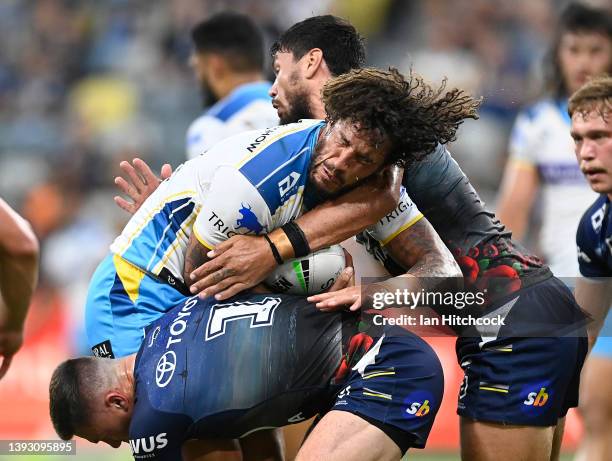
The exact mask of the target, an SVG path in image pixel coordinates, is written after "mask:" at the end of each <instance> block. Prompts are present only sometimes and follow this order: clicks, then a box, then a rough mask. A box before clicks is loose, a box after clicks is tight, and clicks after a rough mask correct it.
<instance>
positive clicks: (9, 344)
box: [0, 199, 39, 378]
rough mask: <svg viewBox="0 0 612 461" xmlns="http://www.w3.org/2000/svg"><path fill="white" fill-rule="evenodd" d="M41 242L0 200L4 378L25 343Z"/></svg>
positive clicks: (0, 330)
mask: <svg viewBox="0 0 612 461" xmlns="http://www.w3.org/2000/svg"><path fill="white" fill-rule="evenodd" d="M38 252H39V248H38V240H37V239H36V236H35V235H34V232H33V231H32V229H31V227H30V225H29V224H28V222H27V221H26V220H25V219H23V218H22V217H21V216H19V215H18V214H17V213H16V212H15V211H14V210H13V209H11V207H9V206H8V204H7V203H6V202H4V201H3V200H2V199H0V356H2V357H3V360H2V364H1V365H0V378H2V377H3V376H4V374H5V373H6V372H7V371H8V368H9V366H10V364H11V360H12V358H13V355H15V353H16V352H17V351H18V350H19V348H20V347H21V344H22V342H23V325H24V322H25V318H26V314H27V312H28V307H29V305H30V299H31V297H32V293H33V292H34V288H35V287H36V281H37V279H38Z"/></svg>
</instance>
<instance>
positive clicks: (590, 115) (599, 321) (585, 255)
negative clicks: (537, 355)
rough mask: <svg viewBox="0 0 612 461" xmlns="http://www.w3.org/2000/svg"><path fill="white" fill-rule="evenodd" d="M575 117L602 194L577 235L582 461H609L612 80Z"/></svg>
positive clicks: (584, 163) (587, 170)
mask: <svg viewBox="0 0 612 461" xmlns="http://www.w3.org/2000/svg"><path fill="white" fill-rule="evenodd" d="M569 113H570V116H571V118H572V130H571V135H572V138H574V142H575V143H576V158H577V160H578V163H579V165H580V169H581V170H582V172H583V173H584V175H585V177H586V179H587V181H589V184H590V185H591V188H592V189H593V190H594V191H595V192H597V193H599V194H600V196H599V198H598V199H597V200H595V203H593V204H592V205H591V206H590V207H589V208H588V209H587V211H586V212H585V213H584V215H583V217H582V219H581V221H580V225H579V227H578V232H577V234H576V243H577V245H578V264H579V266H580V273H581V274H582V275H583V276H584V278H580V279H578V281H577V283H576V300H577V301H578V303H579V304H580V306H581V307H582V308H583V309H585V310H587V311H588V312H589V313H590V314H591V315H592V316H593V320H594V321H593V322H592V323H591V325H589V342H590V344H591V345H593V343H594V346H593V349H592V351H591V355H590V356H589V359H588V361H587V365H586V367H585V371H584V373H583V381H584V387H583V389H582V393H581V396H580V409H581V411H582V414H583V416H584V422H585V438H584V444H583V446H582V448H581V456H582V457H581V458H579V459H585V460H587V459H588V460H589V461H590V460H594V461H600V460H601V461H603V460H605V459H610V456H611V455H612V395H610V389H609V386H607V385H606V384H605V383H609V382H610V380H612V360H611V359H612V321H611V319H612V317H611V316H610V315H608V312H609V310H610V305H612V279H610V277H611V276H612V251H611V250H610V244H611V242H612V218H611V214H610V198H611V197H612V78H611V77H600V78H597V79H593V80H591V81H590V82H588V83H587V84H585V85H584V86H583V87H581V88H580V89H579V90H578V91H577V92H576V93H574V94H573V95H572V97H571V98H570V101H569ZM606 316H607V320H606ZM604 321H605V326H604ZM602 327H603V331H602V333H601V335H600V336H599V338H598V337H597V335H598V334H599V333H600V330H601V329H602ZM595 341H596V342H595Z"/></svg>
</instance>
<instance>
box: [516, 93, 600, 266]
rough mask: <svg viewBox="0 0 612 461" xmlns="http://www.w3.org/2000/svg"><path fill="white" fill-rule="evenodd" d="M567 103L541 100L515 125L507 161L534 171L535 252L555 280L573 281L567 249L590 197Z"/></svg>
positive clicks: (572, 252)
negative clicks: (538, 219) (537, 200)
mask: <svg viewBox="0 0 612 461" xmlns="http://www.w3.org/2000/svg"><path fill="white" fill-rule="evenodd" d="M570 124H571V120H570V118H569V115H568V113H567V101H560V100H554V99H545V100H542V101H540V102H538V103H536V104H534V105H533V106H531V107H529V108H527V109H526V110H524V111H523V112H522V113H521V114H519V116H518V117H517V119H516V122H515V125H514V128H513V130H512V135H511V137H510V159H511V161H513V162H517V163H519V164H522V165H524V166H525V167H526V168H536V169H537V171H538V174H539V177H540V184H541V193H542V228H541V229H540V236H539V243H540V250H541V251H542V253H543V255H544V257H545V258H546V262H547V264H548V265H549V266H550V268H551V270H552V271H553V273H554V274H555V275H557V276H567V277H573V276H576V275H578V264H577V262H576V252H575V249H574V245H572V244H571V242H573V240H574V236H575V235H576V229H577V228H578V221H579V219H580V215H581V214H582V211H583V210H584V209H585V207H586V206H587V205H588V204H589V203H591V202H592V201H593V200H594V199H595V197H596V195H595V193H594V192H593V191H591V188H590V187H589V185H588V184H587V182H586V180H585V178H584V176H583V175H582V173H581V171H580V169H579V168H578V163H577V162H576V157H575V155H574V141H573V140H572V138H571V136H570V134H569V133H570Z"/></svg>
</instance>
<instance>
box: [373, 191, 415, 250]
mask: <svg viewBox="0 0 612 461" xmlns="http://www.w3.org/2000/svg"><path fill="white" fill-rule="evenodd" d="M422 217H423V213H421V212H420V211H419V209H418V208H417V206H416V205H415V204H414V202H413V201H412V199H411V198H410V197H409V196H408V192H406V189H405V188H404V187H403V186H402V188H401V190H400V198H399V202H398V204H397V207H396V208H395V209H394V210H393V211H392V212H391V213H389V214H388V215H386V216H385V217H383V218H382V219H381V220H380V221H378V222H377V223H376V224H375V225H374V226H371V227H369V228H368V229H367V231H368V233H369V234H370V235H371V236H372V237H374V238H375V239H376V240H378V242H380V244H381V245H386V244H387V243H389V242H390V241H391V240H393V239H394V238H395V237H397V236H398V235H399V234H401V233H402V232H403V231H405V230H406V229H408V228H409V227H411V226H413V225H414V224H415V223H416V222H418V221H419V220H420V219H421V218H422Z"/></svg>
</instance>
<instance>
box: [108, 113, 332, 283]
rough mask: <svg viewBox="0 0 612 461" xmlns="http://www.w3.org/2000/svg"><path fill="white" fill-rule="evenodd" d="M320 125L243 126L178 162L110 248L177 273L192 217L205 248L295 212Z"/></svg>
mask: <svg viewBox="0 0 612 461" xmlns="http://www.w3.org/2000/svg"><path fill="white" fill-rule="evenodd" d="M323 125H324V122H321V121H319V120H308V121H301V122H300V123H294V124H291V125H284V126H277V127H273V128H267V129H265V130H258V131H249V132H245V133H242V134H239V135H236V136H232V137H230V138H228V139H226V140H224V141H222V142H220V143H218V144H217V145H215V147H214V148H212V149H211V150H210V151H209V153H210V155H205V156H199V157H196V158H194V159H192V160H189V161H187V162H185V163H184V164H183V165H181V166H180V167H179V168H177V169H176V171H175V172H174V173H173V174H172V176H171V177H170V178H168V179H167V180H165V181H163V182H162V183H161V184H160V186H159V187H158V188H157V189H156V190H155V192H153V194H151V196H150V197H149V198H147V200H145V202H144V203H143V205H142V206H141V207H140V209H139V210H138V211H137V212H136V213H135V214H134V216H132V218H131V219H130V221H129V222H128V223H127V225H126V226H125V228H124V229H123V231H122V232H121V235H119V237H117V239H116V240H115V241H114V242H113V244H112V245H111V248H110V249H111V252H112V253H114V254H116V255H118V256H120V257H122V258H123V259H125V260H126V261H128V262H130V263H132V264H133V265H135V266H137V267H139V268H141V269H143V270H144V271H146V272H148V273H150V274H153V275H156V276H157V275H159V274H160V272H161V271H162V270H163V269H164V268H166V269H167V270H168V271H170V273H171V274H172V275H173V276H174V277H176V278H178V279H179V280H182V276H181V274H182V271H183V264H184V253H185V249H186V247H187V243H188V241H189V236H190V235H191V231H192V228H193V227H194V223H195V227H196V228H197V235H199V236H200V240H201V241H202V242H203V243H204V242H206V243H205V244H206V245H207V246H208V247H211V248H212V247H213V246H215V245H217V244H218V243H220V242H221V241H223V240H226V239H227V238H228V237H230V236H231V235H234V234H260V233H262V232H268V231H269V230H272V229H273V228H275V227H278V226H281V225H283V224H285V223H287V222H288V221H289V220H291V219H293V218H295V217H296V216H299V214H300V213H301V208H302V194H303V191H304V184H305V183H306V179H307V176H308V174H307V173H308V165H309V163H310V156H311V154H312V151H313V149H314V146H315V144H316V141H317V137H318V133H319V130H320V129H321V127H322V126H323ZM199 214H200V216H199V217H198V215H199ZM196 217H198V219H197V222H196Z"/></svg>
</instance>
